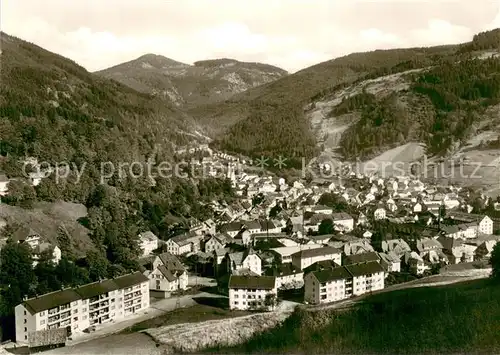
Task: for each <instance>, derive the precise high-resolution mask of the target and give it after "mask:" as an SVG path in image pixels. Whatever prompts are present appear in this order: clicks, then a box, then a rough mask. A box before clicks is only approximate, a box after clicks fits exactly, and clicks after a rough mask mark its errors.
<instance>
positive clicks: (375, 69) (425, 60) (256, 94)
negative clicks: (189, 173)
mask: <svg viewBox="0 0 500 355" xmlns="http://www.w3.org/2000/svg"><path fill="white" fill-rule="evenodd" d="M498 36H499V30H494V31H490V32H485V33H481V34H478V35H476V36H475V37H474V38H473V41H471V42H469V43H465V44H462V45H450V46H439V47H431V48H409V49H394V50H377V51H374V52H366V53H354V54H351V55H348V56H345V57H342V58H337V59H334V60H331V61H328V62H324V63H320V64H318V65H315V66H312V67H310V68H307V69H304V70H302V71H300V72H298V73H295V74H293V75H289V76H287V77H284V78H282V79H280V80H277V81H275V82H273V83H270V84H267V85H263V86H261V87H258V88H255V89H251V90H248V91H247V92H245V93H243V94H240V95H237V96H235V97H233V98H231V99H230V100H227V101H226V102H224V103H222V104H216V105H210V106H205V107H199V108H197V109H196V110H193V111H191V112H190V113H191V114H192V115H193V116H194V117H196V118H197V119H198V120H199V122H201V123H203V124H205V125H207V126H212V127H214V126H217V127H220V130H219V131H218V132H219V133H220V134H219V136H218V139H217V140H216V142H215V144H217V145H218V146H219V147H222V148H224V149H229V150H236V149H235V148H236V147H239V148H240V150H242V151H244V152H245V153H248V154H252V155H257V156H258V155H261V154H265V155H269V154H270V155H273V156H277V155H283V156H288V157H293V156H297V155H298V154H299V153H298V152H300V154H305V155H306V157H307V156H308V155H314V154H315V153H316V152H318V150H319V149H321V148H320V147H318V146H317V144H316V143H317V142H318V139H317V137H315V135H314V133H313V132H312V131H311V127H310V124H311V123H310V122H309V120H308V119H306V117H305V115H304V112H303V111H304V109H310V108H311V107H314V106H315V105H316V103H317V102H321V101H325V100H326V99H327V98H328V97H331V96H334V95H339V93H344V94H343V96H344V97H343V99H344V100H348V95H345V93H346V92H349V88H350V87H352V86H355V85H359V84H360V83H362V82H363V81H367V80H374V79H378V78H381V77H384V76H389V75H393V74H397V73H402V74H403V73H405V72H408V71H412V72H411V73H412V75H409V74H408V75H406V74H405V76H408V79H407V81H408V86H409V87H408V88H407V89H404V90H402V91H403V93H402V94H401V95H398V94H396V95H392V96H391V95H389V97H386V96H383V97H381V96H380V95H378V94H375V95H374V97H373V99H374V100H369V101H367V102H358V103H356V104H355V105H356V107H354V106H353V105H350V106H349V103H344V104H343V110H344V112H343V113H344V114H345V113H348V112H352V111H356V112H357V113H359V114H360V115H361V116H362V118H361V119H360V120H359V122H357V123H355V122H352V123H353V124H354V123H355V124H354V125H353V126H352V127H351V128H350V129H349V131H348V134H346V135H345V139H343V141H342V143H341V148H342V149H341V152H342V153H343V155H344V156H345V158H352V157H353V156H359V155H364V156H369V155H370V154H373V153H376V152H377V151H379V150H383V149H387V147H390V146H392V145H397V144H400V143H402V142H403V143H404V142H407V141H409V140H412V139H422V140H423V141H424V142H425V143H427V144H428V145H429V146H430V151H431V152H433V153H434V152H442V151H446V149H447V147H448V146H450V145H453V144H454V142H457V141H460V140H461V139H463V137H464V136H465V135H467V132H468V129H467V128H468V127H470V125H471V123H472V122H473V121H474V120H475V118H473V116H477V115H480V114H481V109H482V107H485V106H488V105H491V104H494V102H495V97H496V94H495V92H496V89H495V88H494V87H495V86H496V85H497V84H496V73H495V70H496V68H497V67H496V60H485V61H481V60H474V59H473V58H474V57H475V56H476V55H479V54H482V55H487V54H488V51H491V50H495V49H498V47H499V41H498V38H499V37H498ZM423 70H425V71H423ZM433 80H440V81H439V82H433ZM485 86H488V89H485V88H484V87H485ZM472 91H474V92H475V93H472ZM468 95H469V96H468ZM341 96H342V95H341ZM443 100H444V101H443ZM341 101H342V100H341ZM351 101H352V99H351ZM441 101H443V102H447V103H448V104H452V107H447V108H444V110H443V107H440V105H441V103H440V102H441ZM296 113H298V115H297V114H296ZM421 116H425V117H421ZM332 117H335V114H333V115H332ZM330 118H331V117H330ZM416 124H418V127H417V126H416ZM415 128H418V129H415ZM449 129H452V130H453V133H451V134H447V133H443V132H447V131H449ZM297 132H300V134H298V133H297ZM216 133H217V132H216ZM268 137H274V138H275V142H270V140H269V139H268ZM235 142H239V144H238V145H237V144H235Z"/></svg>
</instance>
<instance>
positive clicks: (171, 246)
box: [166, 234, 202, 255]
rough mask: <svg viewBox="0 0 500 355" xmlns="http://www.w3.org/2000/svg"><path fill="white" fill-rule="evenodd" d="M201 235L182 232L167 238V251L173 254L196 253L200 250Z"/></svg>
mask: <svg viewBox="0 0 500 355" xmlns="http://www.w3.org/2000/svg"><path fill="white" fill-rule="evenodd" d="M201 239H202V236H200V235H190V234H182V235H177V236H175V237H173V238H170V239H169V240H167V242H166V245H167V251H168V252H169V253H171V254H174V255H182V254H187V253H191V252H193V253H196V252H198V251H199V250H200V241H201Z"/></svg>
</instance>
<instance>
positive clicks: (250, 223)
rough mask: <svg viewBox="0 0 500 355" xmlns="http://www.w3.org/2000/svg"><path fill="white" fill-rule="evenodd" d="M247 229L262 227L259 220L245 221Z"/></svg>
mask: <svg viewBox="0 0 500 355" xmlns="http://www.w3.org/2000/svg"><path fill="white" fill-rule="evenodd" d="M243 224H244V226H245V228H246V229H261V228H262V227H261V224H260V222H259V221H245V222H243Z"/></svg>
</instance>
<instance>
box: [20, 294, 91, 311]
mask: <svg viewBox="0 0 500 355" xmlns="http://www.w3.org/2000/svg"><path fill="white" fill-rule="evenodd" d="M79 299H81V297H80V295H79V294H78V293H76V292H75V291H74V290H72V289H66V290H61V291H55V292H51V293H47V294H45V295H42V296H38V297H33V298H30V299H28V300H26V301H24V302H23V304H24V305H25V306H26V308H27V309H28V310H30V312H32V313H33V314H34V313H38V312H41V311H45V310H47V309H51V308H55V307H59V306H62V305H65V304H68V303H71V302H74V301H78V300H79Z"/></svg>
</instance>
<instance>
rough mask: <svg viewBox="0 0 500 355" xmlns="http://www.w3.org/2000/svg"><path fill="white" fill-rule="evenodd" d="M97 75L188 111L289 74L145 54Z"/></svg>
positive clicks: (237, 64)
mask: <svg viewBox="0 0 500 355" xmlns="http://www.w3.org/2000/svg"><path fill="white" fill-rule="evenodd" d="M96 74H97V75H100V76H102V77H106V78H109V79H113V80H116V81H118V82H120V83H122V84H124V85H127V86H129V87H131V88H133V89H135V90H137V91H140V92H143V93H150V94H153V95H155V96H158V97H160V98H162V99H163V100H165V101H168V102H170V103H172V104H173V105H175V106H177V107H179V108H184V107H188V108H189V107H196V106H198V105H200V104H210V103H215V102H220V101H223V100H226V99H229V98H230V97H231V96H233V95H234V94H238V93H241V92H244V91H246V90H248V89H249V88H252V87H255V86H259V85H262V84H266V83H268V82H271V81H274V80H276V79H278V78H280V77H282V76H285V75H287V74H288V73H287V72H286V71H285V70H283V69H281V68H278V67H275V66H272V65H268V64H263V63H251V62H242V61H238V60H236V59H230V58H219V59H207V60H200V61H196V62H194V63H193V65H190V64H185V63H181V62H177V61H175V60H173V59H170V58H166V57H163V56H159V55H155V54H146V55H143V56H140V57H138V58H136V59H133V60H131V61H128V62H125V63H121V64H118V65H115V66H113V67H110V68H108V69H104V70H100V71H98V72H96Z"/></svg>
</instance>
